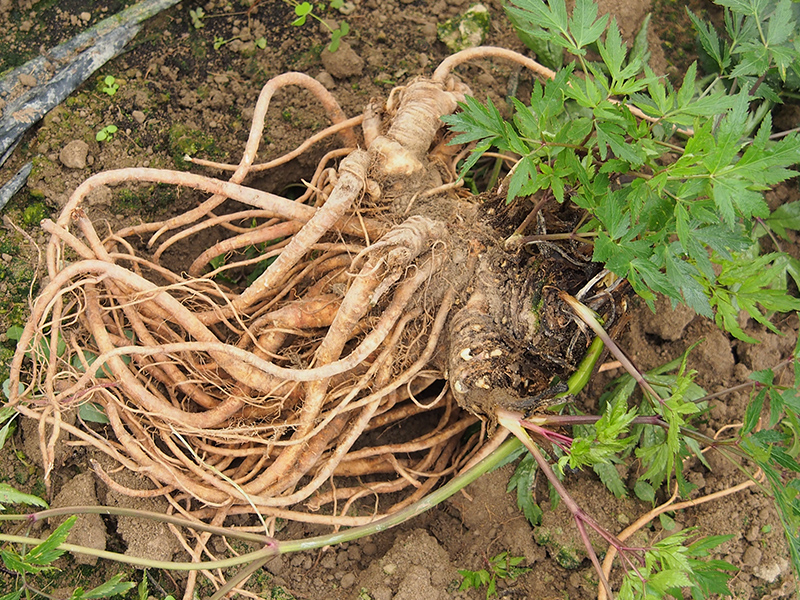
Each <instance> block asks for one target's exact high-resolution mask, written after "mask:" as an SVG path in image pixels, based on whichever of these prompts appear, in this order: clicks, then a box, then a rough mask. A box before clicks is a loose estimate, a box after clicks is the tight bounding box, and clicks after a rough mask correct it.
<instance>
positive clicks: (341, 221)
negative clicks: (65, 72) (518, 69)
mask: <svg viewBox="0 0 800 600" xmlns="http://www.w3.org/2000/svg"><path fill="white" fill-rule="evenodd" d="M491 54H492V52H491V49H489V50H487V51H486V54H485V55H491ZM485 55H484V56H485ZM476 56H478V55H476V54H475V53H474V51H470V53H469V54H468V56H467V58H472V57H476ZM503 56H507V54H503ZM448 60H449V62H448V63H447V66H446V68H444V67H445V65H443V67H440V68H439V69H438V70H437V72H436V74H435V75H434V78H433V79H431V80H419V81H416V82H413V83H411V84H410V85H408V86H407V87H405V88H403V89H401V90H397V91H396V92H395V93H393V94H392V96H391V99H390V102H389V104H388V105H387V106H386V107H383V109H382V110H383V114H381V109H380V108H378V107H376V106H374V105H373V106H370V107H369V108H368V109H367V111H366V113H365V115H364V117H363V118H355V119H350V120H346V119H345V117H344V115H343V114H342V111H341V110H340V109H339V107H338V105H337V104H336V101H335V100H334V99H333V98H332V97H331V96H329V95H328V93H327V92H326V91H325V90H324V89H323V88H322V87H321V86H319V84H318V83H317V82H315V81H314V80H313V79H311V78H309V77H307V76H305V75H301V74H297V73H289V74H285V75H281V76H279V77H276V78H275V79H273V80H272V81H270V82H269V83H268V84H267V85H266V86H265V88H264V90H263V91H262V93H261V96H260V98H259V101H258V104H257V107H256V110H255V117H254V123H253V127H252V131H251V133H250V138H249V140H248V143H247V146H246V148H245V151H244V155H243V157H242V160H241V162H240V163H239V165H237V166H226V165H212V166H216V167H218V168H224V169H230V170H232V171H233V175H232V176H231V178H230V181H221V180H218V179H214V178H211V177H207V176H202V175H195V174H189V173H183V172H173V171H162V170H154V169H143V168H142V169H139V168H132V169H120V170H117V171H109V172H105V173H100V174H98V175H95V176H93V177H91V178H90V179H88V180H87V181H86V182H84V183H83V184H82V185H81V186H80V187H79V188H78V189H77V190H76V191H75V192H74V193H73V194H72V196H71V198H70V200H69V202H68V204H67V206H66V208H65V209H64V211H63V213H62V214H61V216H60V217H59V219H58V220H57V221H56V222H52V221H45V222H43V227H44V228H45V229H46V231H47V232H48V233H49V234H50V236H51V241H50V243H49V247H48V252H47V258H48V262H47V265H48V271H49V282H48V284H47V285H46V287H45V288H44V289H43V290H42V292H41V294H40V296H39V298H38V299H37V300H36V302H35V304H34V306H33V308H32V315H31V319H30V321H29V323H28V326H27V327H26V329H25V331H24V334H23V336H22V339H21V340H20V343H19V351H18V352H17V354H16V356H15V357H14V361H13V364H12V374H11V391H12V394H11V395H12V398H11V402H12V404H14V405H16V406H17V408H18V410H20V411H21V412H22V413H24V414H25V415H26V416H28V417H32V418H36V419H40V420H41V421H42V422H43V423H49V424H50V425H52V427H51V428H50V429H49V433H48V429H47V428H45V427H41V428H40V431H41V432H42V439H41V445H42V449H43V454H44V456H45V457H46V459H47V460H49V461H50V466H51V467H52V461H53V455H54V448H55V445H56V443H57V440H58V439H59V436H60V435H62V434H63V433H64V432H67V433H68V434H70V435H71V436H72V437H73V438H74V439H77V440H82V441H83V442H84V443H87V444H91V445H92V446H94V447H96V448H98V449H100V450H102V451H103V452H105V453H107V454H108V455H110V456H111V457H113V458H114V459H116V460H117V461H119V462H120V463H121V464H122V465H124V466H125V467H127V468H128V469H132V470H134V471H136V472H138V473H140V474H142V475H143V476H145V477H147V478H149V479H151V480H152V481H153V482H154V485H155V487H154V491H153V494H163V495H165V496H167V497H168V498H169V499H170V500H171V501H173V505H177V501H182V502H181V506H182V507H183V508H182V510H183V511H184V512H185V513H187V514H190V515H191V514H194V515H195V516H197V517H198V518H203V519H206V520H207V519H208V518H210V516H211V515H212V514H213V513H214V509H215V508H219V507H224V510H225V511H226V514H228V515H233V514H237V513H239V514H241V513H254V512H258V513H259V514H261V515H263V516H265V517H267V518H268V519H269V518H272V519H273V520H274V518H282V519H291V520H296V521H302V522H309V523H325V524H330V525H334V526H343V525H346V526H350V525H359V524H364V523H367V522H370V521H372V520H374V519H376V518H377V517H378V516H380V515H382V514H386V513H390V512H392V511H395V510H397V509H399V508H400V507H403V506H405V505H408V504H409V503H411V502H414V501H415V500H417V499H419V498H421V497H423V496H424V495H425V494H426V493H428V491H430V490H431V489H432V488H433V487H434V486H436V485H437V483H438V482H439V481H440V480H441V479H442V478H443V477H446V476H448V475H449V474H450V473H452V472H454V471H456V470H458V469H459V468H460V467H461V466H462V465H464V464H465V463H466V462H467V461H468V460H469V459H470V457H471V456H473V455H474V454H475V453H476V452H477V451H478V450H479V449H480V447H481V445H482V444H483V443H484V440H485V435H484V434H485V432H486V428H485V427H484V428H481V427H474V426H475V425H477V424H479V423H481V422H482V421H481V420H480V419H479V418H478V417H477V416H476V414H480V415H488V416H489V417H490V419H491V412H492V410H491V409H492V403H498V402H499V403H501V404H502V403H504V402H506V401H507V402H508V403H510V404H512V405H513V404H514V402H518V403H519V402H521V403H522V404H521V405H524V403H525V400H524V398H525V397H527V396H530V395H532V394H535V393H537V392H541V391H542V390H543V389H544V388H546V387H547V386H548V385H549V384H550V382H551V380H552V378H553V376H554V375H560V376H563V375H564V374H565V373H567V372H568V371H569V369H570V368H571V367H572V366H573V365H574V364H575V362H576V359H577V358H579V354H580V349H581V348H585V342H586V340H584V339H583V338H582V334H581V333H580V332H577V329H576V327H575V325H574V324H573V323H571V322H570V321H569V319H568V318H566V317H565V315H564V314H562V313H561V312H559V310H558V309H557V307H556V306H555V304H554V301H551V300H549V299H548V298H549V296H548V293H547V292H546V289H545V288H546V287H547V286H556V287H561V288H562V289H567V288H569V289H571V290H573V291H574V290H575V289H578V288H579V287H581V286H582V285H583V282H585V281H586V279H587V278H588V277H590V276H591V275H592V274H593V273H594V271H593V270H592V267H591V265H589V264H588V263H586V264H585V265H584V266H575V265H571V264H570V263H568V262H567V261H564V260H562V259H561V258H560V255H559V254H558V253H552V254H553V256H552V257H550V258H548V256H547V254H546V253H541V252H536V251H534V252H533V253H532V252H528V251H519V252H516V253H513V254H509V253H506V252H505V251H502V250H498V246H501V244H500V238H499V235H500V234H499V233H498V231H497V228H496V227H495V225H494V224H493V223H492V222H491V221H492V219H490V218H489V217H487V213H486V206H487V205H491V206H495V204H498V205H499V206H500V207H501V209H500V212H502V211H503V210H505V211H506V212H508V210H509V209H507V208H505V207H504V203H503V201H502V200H501V201H500V202H499V203H496V202H494V201H487V204H485V205H482V204H480V203H479V202H476V201H475V199H473V198H468V197H465V194H464V193H463V192H462V191H461V190H459V189H458V187H457V185H454V183H456V182H455V177H454V175H453V174H454V173H455V172H456V168H455V164H454V161H455V160H456V159H455V158H454V157H455V156H456V153H452V152H449V153H444V155H445V156H449V157H450V159H449V160H450V163H448V164H444V163H443V161H442V159H441V155H442V154H443V153H442V152H441V151H440V150H439V154H438V156H439V158H438V159H437V161H435V162H434V161H432V160H430V159H429V152H431V148H433V152H436V151H437V148H439V149H441V147H442V145H441V144H442V140H443V138H442V135H443V134H442V131H441V121H440V120H439V117H440V116H442V115H444V114H448V113H451V112H453V111H455V110H456V108H457V102H459V101H461V100H463V98H464V95H465V94H466V93H468V89H467V87H466V86H465V85H464V84H462V83H460V82H458V81H457V80H455V79H454V78H453V77H452V76H451V75H450V74H449V69H450V68H452V66H454V65H455V64H457V61H454V60H452V59H448ZM525 60H527V59H525ZM523 62H524V61H523ZM524 64H527V63H525V62H524ZM287 85H299V86H302V87H305V88H307V89H308V90H309V91H311V92H312V93H314V94H315V95H317V97H318V98H319V99H320V101H321V102H322V104H323V105H324V106H325V107H326V109H327V111H328V113H329V115H330V117H331V119H332V121H333V122H334V125H333V126H332V127H331V128H329V130H328V132H327V133H328V134H332V133H338V134H339V135H341V137H342V139H343V141H344V145H345V146H344V148H343V149H342V150H339V151H335V152H333V153H330V154H329V155H328V156H326V157H324V158H323V161H322V163H321V164H320V166H319V168H318V169H317V171H316V174H315V176H314V178H313V179H312V180H311V185H310V186H309V188H308V192H307V193H306V194H304V195H303V196H302V197H301V198H300V199H298V200H294V201H292V200H288V199H286V198H282V197H279V196H276V195H274V194H269V193H266V192H263V191H260V190H257V189H253V188H251V187H247V186H245V185H243V182H244V181H245V179H246V177H247V175H248V174H250V173H252V172H255V171H259V170H263V169H265V168H267V167H269V168H274V167H276V166H278V165H280V164H283V163H285V162H286V161H288V160H289V159H291V158H293V157H294V156H296V155H297V154H298V153H299V152H301V151H304V149H305V145H304V147H303V148H302V149H299V150H298V152H294V153H291V154H289V155H287V156H286V157H283V158H282V159H276V160H273V161H271V162H270V163H268V164H266V165H263V166H262V165H256V164H254V161H255V156H256V151H257V148H258V142H259V140H260V139H261V136H262V128H263V119H264V114H265V112H266V110H267V108H268V105H269V100H270V98H271V97H272V94H273V93H274V92H276V91H277V90H278V89H280V88H282V87H284V86H287ZM359 123H362V128H363V135H362V136H361V137H358V136H357V135H356V131H355V126H356V125H357V124H359ZM315 137H316V138H319V137H321V136H315ZM359 146H360V148H359ZM336 158H338V159H340V161H339V165H338V168H336V169H331V168H330V166H329V162H330V161H331V160H333V159H336ZM196 162H200V163H201V164H211V163H202V161H196ZM323 180H324V181H323ZM132 182H158V183H163V184H169V185H173V186H184V187H190V188H195V189H198V190H202V191H204V192H206V193H208V194H210V197H209V198H208V199H207V200H205V201H204V202H202V203H201V204H200V205H199V206H197V207H196V208H194V209H193V210H191V211H189V212H186V213H184V214H181V215H177V216H175V217H173V218H171V219H168V220H166V221H160V222H155V223H146V224H143V225H139V226H133V227H128V228H125V229H122V230H119V231H116V232H113V233H111V234H108V235H106V236H105V237H103V236H101V235H100V234H99V233H98V231H97V230H96V229H95V226H94V225H93V224H92V223H91V221H90V220H89V219H88V218H87V217H86V215H85V214H84V212H83V209H82V205H83V202H84V199H85V198H86V196H87V194H88V193H89V192H91V191H92V190H93V189H95V188H96V187H97V186H99V185H123V184H126V183H132ZM223 203H225V204H223ZM232 206H233V207H234V208H231V207H232ZM412 207H413V210H411V208H412ZM406 213H409V214H408V215H406ZM507 216H508V215H507ZM523 216H524V215H523ZM496 218H499V217H497V216H495V219H496ZM509 218H510V217H509ZM248 225H249V226H248ZM209 235H213V236H216V238H215V239H219V240H220V241H218V242H216V243H214V244H212V245H211V246H210V247H209V246H208V244H207V243H206V242H204V241H203V240H206V239H208V237H209ZM175 248H180V249H181V250H183V251H191V253H192V258H191V260H190V261H189V262H188V263H187V264H182V265H178V266H167V265H166V260H165V256H168V255H169V254H170V252H171V251H172V250H174V249H175ZM562 253H563V250H562ZM254 254H255V255H254ZM219 257H225V258H224V261H221V260H219ZM504 261H505V262H504ZM509 261H510V263H509ZM221 263H224V264H221ZM499 273H503V280H502V282H501V281H500V279H499V278H498V274H499ZM236 276H241V277H242V278H244V279H240V280H238V281H234V277H236ZM504 290H505V291H504ZM498 294H500V295H498ZM542 306H545V307H546V308H547V309H548V310H549V311H550V313H548V312H547V310H541V311H540V310H539V308H540V307H542ZM456 311H458V314H457V315H456V317H455V318H452V319H451V313H455V312H456ZM534 312H536V313H537V314H538V315H539V316H532V315H533V313H534ZM559 319H561V321H564V322H561V321H559ZM473 326H477V329H476V330H475V331H472V330H471V329H470V328H471V327H473ZM481 327H483V330H482V331H479V330H481ZM548 328H549V329H548ZM556 329H558V330H559V332H560V334H559V335H560V337H559V338H558V340H557V344H556V346H558V344H561V346H563V347H564V348H566V347H567V346H569V351H568V352H566V353H565V352H561V350H560V349H559V347H549V349H548V350H547V351H545V350H544V345H545V342H546V341H547V338H548V336H547V335H546V334H547V332H548V331H551V332H552V331H553V330H556ZM551 337H552V336H551ZM576 340H578V341H577V342H576ZM573 350H575V351H574V352H573ZM572 354H575V359H573V357H572ZM566 355H569V356H566ZM565 356H566V357H565ZM556 357H560V358H556ZM448 382H449V383H448ZM451 384H452V385H451ZM451 388H452V389H451ZM476 390H477V395H476ZM484 392H487V393H488V392H491V394H488V395H487V393H484ZM87 403H91V404H93V405H95V406H96V408H98V409H99V410H102V412H104V413H105V415H106V417H107V419H108V424H107V425H106V426H98V425H96V424H86V423H83V422H82V421H81V422H79V423H78V424H76V425H69V424H67V423H66V422H65V420H64V415H65V414H66V413H67V412H68V411H73V410H75V409H76V408H77V407H79V406H81V405H85V404H87ZM465 408H466V409H467V410H464V409H465ZM401 425H402V427H401ZM98 469H99V468H98ZM98 474H99V475H100V476H101V477H102V478H103V479H104V480H106V481H107V482H108V483H109V485H112V486H115V487H116V489H118V490H119V489H123V488H121V486H119V484H115V483H114V482H113V477H112V476H111V475H109V474H107V473H105V472H102V471H98ZM47 475H48V476H49V472H48V473H47ZM131 493H134V492H132V491H131ZM361 499H363V503H364V504H363V506H360V505H359V500H361Z"/></svg>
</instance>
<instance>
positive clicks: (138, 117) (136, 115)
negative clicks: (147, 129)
mask: <svg viewBox="0 0 800 600" xmlns="http://www.w3.org/2000/svg"><path fill="white" fill-rule="evenodd" d="M131 116H132V117H133V120H134V121H136V122H137V123H139V124H140V125H141V124H142V123H144V119H145V115H144V113H143V112H142V111H140V110H135V111H133V112H132V113H131Z"/></svg>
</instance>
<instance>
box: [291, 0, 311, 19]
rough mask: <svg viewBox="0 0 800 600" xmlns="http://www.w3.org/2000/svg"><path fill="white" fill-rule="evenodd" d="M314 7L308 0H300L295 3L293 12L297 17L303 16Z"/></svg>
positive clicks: (309, 12)
mask: <svg viewBox="0 0 800 600" xmlns="http://www.w3.org/2000/svg"><path fill="white" fill-rule="evenodd" d="M313 9H314V7H313V6H312V5H311V4H310V3H308V2H301V3H300V4H296V5H295V7H294V14H296V15H297V16H298V17H305V16H306V15H309V14H311V11H312V10H313Z"/></svg>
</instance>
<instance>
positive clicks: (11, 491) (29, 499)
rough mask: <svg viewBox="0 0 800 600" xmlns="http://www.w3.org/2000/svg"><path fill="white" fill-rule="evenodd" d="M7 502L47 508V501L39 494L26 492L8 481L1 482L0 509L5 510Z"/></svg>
mask: <svg viewBox="0 0 800 600" xmlns="http://www.w3.org/2000/svg"><path fill="white" fill-rule="evenodd" d="M5 504H30V505H31V506H41V507H42V508H47V502H45V501H44V500H42V499H41V498H39V496H33V495H31V494H26V493H24V492H20V491H19V490H18V489H16V488H13V487H11V486H10V485H8V484H7V483H0V510H5V506H4V505H5Z"/></svg>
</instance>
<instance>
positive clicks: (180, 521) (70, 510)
mask: <svg viewBox="0 0 800 600" xmlns="http://www.w3.org/2000/svg"><path fill="white" fill-rule="evenodd" d="M88 514H92V515H114V516H118V517H133V518H138V519H151V520H154V521H161V522H162V523H171V524H172V525H177V526H178V527H186V528H187V529H194V530H196V531H206V532H208V533H214V534H217V535H224V536H226V537H231V538H237V539H241V540H245V541H248V542H256V543H259V544H264V543H270V542H274V540H272V539H271V538H267V537H265V536H264V535H259V534H257V533H249V532H246V531H237V530H235V529H229V528H227V527H214V526H213V525H206V524H205V523H202V522H200V521H191V520H189V519H184V518H182V517H176V516H174V515H164V514H159V513H154V512H147V511H143V510H136V509H133V508H121V507H117V506H67V507H64V508H50V509H47V510H41V511H38V512H34V513H29V514H25V515H5V514H4V515H0V521H30V522H31V523H35V522H37V521H41V520H42V519H49V518H51V517H62V516H69V515H88Z"/></svg>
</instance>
